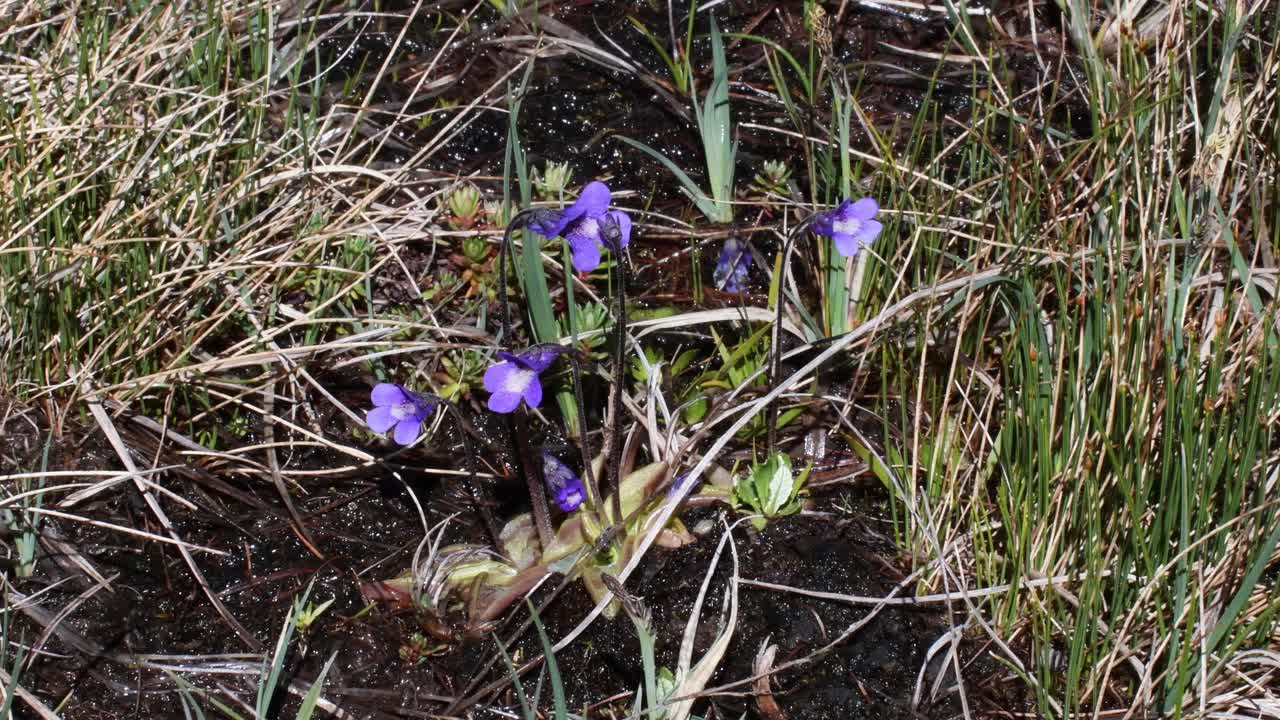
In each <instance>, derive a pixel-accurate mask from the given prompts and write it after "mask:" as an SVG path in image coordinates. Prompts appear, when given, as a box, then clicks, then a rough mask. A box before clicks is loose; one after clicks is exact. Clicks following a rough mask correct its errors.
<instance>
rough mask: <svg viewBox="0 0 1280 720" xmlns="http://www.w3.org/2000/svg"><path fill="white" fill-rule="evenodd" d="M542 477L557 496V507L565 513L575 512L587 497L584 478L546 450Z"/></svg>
mask: <svg viewBox="0 0 1280 720" xmlns="http://www.w3.org/2000/svg"><path fill="white" fill-rule="evenodd" d="M542 476H543V478H544V479H545V480H546V481H547V487H549V488H551V494H552V495H554V496H555V499H556V505H558V506H559V507H560V509H561V510H563V511H565V512H573V511H574V510H577V509H578V506H579V505H581V504H582V501H583V499H585V498H586V497H587V489H586V487H584V486H583V484H582V478H579V477H578V476H577V475H574V474H573V471H572V470H570V469H569V467H568V466H567V465H565V464H564V463H562V462H560V460H559V459H558V458H557V457H556V456H555V455H552V454H551V453H549V452H547V451H546V450H543V451H542Z"/></svg>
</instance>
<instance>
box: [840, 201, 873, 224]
mask: <svg viewBox="0 0 1280 720" xmlns="http://www.w3.org/2000/svg"><path fill="white" fill-rule="evenodd" d="M845 202H848V200H846V201H845ZM842 206H843V204H842ZM877 212H880V205H879V204H877V203H876V201H875V198H869V197H864V198H862V199H860V200H858V201H857V202H855V203H853V205H852V206H851V207H850V208H849V211H848V213H847V215H846V217H848V218H853V219H854V220H870V219H871V218H873V217H875V216H876V213H877Z"/></svg>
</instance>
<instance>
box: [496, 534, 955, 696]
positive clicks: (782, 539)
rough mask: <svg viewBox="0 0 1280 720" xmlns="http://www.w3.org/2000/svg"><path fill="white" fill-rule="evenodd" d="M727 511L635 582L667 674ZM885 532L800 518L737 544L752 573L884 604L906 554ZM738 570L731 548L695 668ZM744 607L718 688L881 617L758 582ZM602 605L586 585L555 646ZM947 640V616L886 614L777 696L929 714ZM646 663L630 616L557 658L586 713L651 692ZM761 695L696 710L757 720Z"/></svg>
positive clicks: (784, 684)
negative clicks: (933, 673)
mask: <svg viewBox="0 0 1280 720" xmlns="http://www.w3.org/2000/svg"><path fill="white" fill-rule="evenodd" d="M718 515H719V513H718V512H714V511H705V510H704V511H696V512H694V513H691V516H690V517H688V518H687V519H688V520H689V522H690V524H691V525H696V524H697V522H698V521H697V520H696V519H695V518H697V517H699V516H700V517H701V518H702V519H703V520H705V521H707V522H711V523H713V527H712V528H710V529H708V532H707V533H706V535H705V536H703V537H702V538H700V539H699V541H698V542H697V543H695V544H693V545H690V546H686V547H685V548H682V549H679V550H675V551H655V552H653V553H651V555H650V557H649V558H647V559H646V562H645V563H644V564H643V565H642V566H641V569H640V571H639V573H638V575H637V578H636V580H635V581H634V582H633V583H630V584H629V585H630V587H629V589H630V590H632V591H633V592H634V593H635V594H636V595H639V596H641V597H642V598H643V602H644V604H645V605H646V606H647V607H648V608H649V609H650V611H651V612H652V613H653V627H654V630H655V632H656V634H657V646H656V647H657V661H658V664H659V665H660V666H666V667H668V668H674V667H675V665H676V663H677V658H678V653H679V649H680V643H681V638H682V636H683V634H684V631H685V625H686V623H687V621H688V617H689V614H690V612H691V611H692V609H693V604H694V602H695V600H696V597H697V594H698V590H699V587H700V586H701V584H702V582H703V579H704V577H705V575H706V572H707V569H708V567H709V564H710V562H711V559H712V555H713V554H714V552H715V548H716V544H717V539H718V536H719V533H720V531H721V529H722V527H723V526H722V525H720V524H718V522H715V518H716V517H717V516H718ZM873 525H874V523H873V522H872V521H869V520H867V519H865V518H861V517H855V518H844V519H835V518H832V517H828V516H796V517H792V518H788V519H784V520H781V521H779V522H777V523H775V524H773V525H771V526H770V527H767V528H766V529H765V530H764V531H763V532H762V533H758V534H757V533H755V532H754V531H744V530H743V529H742V527H743V526H739V529H738V530H735V539H736V542H737V549H738V554H739V573H740V577H742V578H744V579H747V578H749V579H755V580H761V581H766V582H771V583H777V584H785V585H790V586H793V587H798V588H804V589H808V590H817V591H823V592H836V593H845V594H853V595H864V596H871V597H880V596H883V595H885V594H887V593H888V592H889V591H890V590H892V589H893V587H894V586H895V585H896V584H897V582H898V581H900V580H901V575H900V574H899V572H898V571H897V569H896V567H895V565H894V563H895V558H896V557H897V553H896V551H895V550H894V549H893V548H892V546H891V544H889V543H887V542H886V541H885V539H884V537H883V535H881V533H880V531H879V529H877V528H875V527H874V526H873ZM731 568H732V563H731V560H730V553H729V551H728V549H726V550H725V552H724V554H723V556H722V558H721V561H720V564H719V565H718V567H717V569H716V571H715V573H714V577H713V580H712V583H711V588H710V590H709V592H708V597H707V600H706V603H705V606H704V612H703V615H702V621H701V623H700V625H699V629H698V632H697V634H696V635H695V643H694V652H693V658H694V662H696V661H697V659H698V658H699V657H701V656H702V654H703V653H705V652H706V650H707V648H708V647H709V646H710V645H711V643H712V642H713V641H714V638H715V634H716V628H717V627H718V623H719V610H720V608H721V605H722V601H723V597H724V591H725V588H726V585H727V582H728V579H729V577H730V574H731ZM739 603H740V606H739V615H738V622H737V625H736V627H735V629H734V636H733V640H732V643H731V645H730V647H729V649H728V651H727V652H726V654H725V657H724V660H723V661H722V663H721V664H720V667H719V669H718V671H717V672H716V674H715V676H714V677H713V678H712V680H711V683H710V685H709V687H715V686H719V685H724V684H728V683H732V682H734V681H738V680H743V679H746V678H749V677H751V676H752V675H753V674H754V671H753V660H754V658H755V656H756V653H757V651H758V650H759V648H760V646H761V644H762V643H763V642H765V641H766V640H768V641H769V642H771V643H773V644H776V645H777V646H778V654H777V659H776V661H775V664H776V665H781V664H782V663H784V662H787V661H790V660H793V659H797V658H801V657H804V656H807V655H809V654H810V653H812V652H814V651H816V650H818V649H819V648H820V647H822V646H824V645H826V644H828V643H829V642H830V641H831V640H833V639H835V638H836V637H837V636H839V635H840V634H841V633H842V632H843V631H844V630H845V629H846V628H848V627H850V626H851V625H853V624H854V623H857V622H858V621H859V620H861V619H862V618H864V617H865V616H866V615H867V613H868V612H869V610H870V608H868V607H865V606H851V605H847V604H844V603H839V602H833V601H827V600H820V599H814V598H810V597H805V596H801V595H797V594H792V593H781V592H775V591H771V590H764V589H760V588H753V587H748V586H742V588H741V592H740V595H739ZM590 609H591V602H590V599H589V598H588V597H587V596H586V594H585V593H583V592H581V591H580V590H578V589H577V588H576V587H574V588H571V590H570V591H569V592H567V593H565V594H563V595H562V597H561V599H560V600H559V601H557V602H556V603H555V604H554V605H552V606H551V607H550V608H549V609H548V611H547V612H546V613H545V614H544V616H543V621H544V622H545V623H546V625H547V628H548V631H549V633H550V634H551V636H552V637H553V638H558V637H562V636H563V635H564V634H565V633H567V632H569V631H570V630H572V629H573V627H575V626H576V625H577V624H578V622H579V621H580V620H581V618H582V617H583V616H584V615H585V614H586V613H587V612H588V611H589V610H590ZM944 632H945V628H944V626H943V625H942V618H941V615H940V614H939V613H938V612H937V611H936V610H933V609H904V608H889V609H886V610H884V611H882V612H881V613H880V614H879V615H878V616H877V617H876V618H874V619H873V620H872V621H871V622H870V623H869V624H867V625H866V626H865V627H863V628H862V629H861V630H859V631H858V632H856V633H854V634H853V635H852V636H851V637H850V638H848V640H847V641H846V642H844V643H842V644H841V645H839V646H837V647H835V648H833V649H832V650H831V651H830V652H828V653H826V654H824V655H822V656H821V657H817V658H815V659H814V660H813V661H812V662H809V663H808V664H806V665H804V666H802V667H799V668H797V669H795V670H790V671H784V672H782V673H780V674H779V675H777V676H776V677H775V678H774V680H773V683H772V688H773V692H774V694H775V699H776V700H777V701H778V703H779V705H780V706H781V707H782V708H783V709H784V711H785V712H786V713H787V714H788V715H789V716H790V717H793V718H898V717H902V718H910V717H919V715H915V714H913V711H912V708H911V697H912V693H913V691H914V688H915V683H916V675H917V673H918V671H919V669H920V666H921V663H922V662H923V660H924V653H925V650H926V649H927V648H928V646H929V645H930V644H931V643H932V642H933V641H934V640H935V639H937V637H939V636H940V635H942V634H944ZM519 652H521V653H523V654H524V655H525V656H526V657H537V656H538V655H540V654H541V651H540V647H539V645H538V644H537V643H536V640H535V639H534V638H527V639H526V640H524V641H522V643H521V644H520V645H519ZM639 657H640V654H639V644H638V641H637V640H636V637H635V632H634V628H633V626H632V624H631V622H630V621H629V620H628V619H627V618H625V617H624V616H622V615H621V614H620V615H619V617H616V618H614V619H612V620H606V619H603V618H601V619H599V620H597V621H596V622H595V624H593V625H592V626H591V627H590V629H589V630H588V631H587V632H586V633H585V634H584V635H583V636H582V637H581V639H580V640H578V641H577V642H576V643H574V644H573V645H572V646H570V647H569V648H567V649H566V650H565V651H564V652H562V653H561V654H559V656H558V657H557V660H558V663H559V666H560V671H561V673H562V675H563V676H564V680H565V685H566V692H567V695H568V698H569V702H570V707H573V708H579V709H581V708H583V707H586V706H588V705H591V704H593V703H599V702H601V700H602V699H604V698H608V697H616V696H622V695H625V694H627V693H629V692H631V691H633V690H634V689H635V688H636V687H639V686H641V685H642V683H643V674H642V671H641V667H640V664H639V661H638V658H639ZM750 690H751V688H750V686H749V685H740V686H737V687H735V688H732V689H731V690H728V691H727V692H725V693H723V694H719V695H717V696H715V697H712V698H710V699H704V700H699V702H698V703H697V704H696V705H695V711H696V713H697V714H700V715H704V714H706V712H707V708H708V705H713V706H714V707H715V713H716V714H715V715H714V716H716V717H735V718H736V717H740V716H741V715H742V714H743V713H744V712H746V713H748V716H749V717H756V716H757V715H756V713H757V711H756V709H755V705H754V701H753V700H752V698H751V696H750ZM508 699H510V697H509V696H508ZM630 701H631V700H630V697H627V698H625V699H624V700H621V701H619V702H618V703H617V704H616V705H615V706H614V709H616V710H622V709H623V708H626V707H629V703H630ZM512 702H513V703H514V700H512ZM950 711H951V709H950V705H949V704H948V703H947V702H943V703H942V704H941V705H940V706H939V707H936V708H922V709H921V712H926V713H927V714H926V716H942V715H945V714H947V713H949V712H950ZM935 713H938V714H936V715H935Z"/></svg>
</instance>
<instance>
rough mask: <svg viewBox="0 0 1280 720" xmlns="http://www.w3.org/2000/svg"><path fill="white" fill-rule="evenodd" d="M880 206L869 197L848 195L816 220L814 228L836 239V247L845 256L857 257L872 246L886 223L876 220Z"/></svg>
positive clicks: (817, 231) (819, 232) (820, 233)
mask: <svg viewBox="0 0 1280 720" xmlns="http://www.w3.org/2000/svg"><path fill="white" fill-rule="evenodd" d="M879 211H880V206H879V205H877V204H876V201H875V200H873V199H872V198H869V197H864V198H862V199H861V200H858V201H856V202H855V201H853V200H850V199H849V198H845V200H844V202H842V203H840V206H839V207H837V208H836V209H835V210H831V211H829V212H825V213H823V214H822V215H821V216H819V217H818V219H817V220H815V221H814V222H813V231H814V232H816V233H818V234H819V235H826V236H827V237H829V238H831V239H832V240H835V242H836V250H838V251H840V254H841V255H843V256H845V257H853V256H854V255H857V254H858V251H859V250H861V249H862V248H864V247H866V246H867V245H870V244H871V243H872V241H874V240H875V239H876V236H877V235H879V234H880V230H881V229H883V226H882V225H881V224H880V223H879V222H878V221H876V220H872V218H874V217H875V216H876V213H877V212H879Z"/></svg>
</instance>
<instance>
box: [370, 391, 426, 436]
mask: <svg viewBox="0 0 1280 720" xmlns="http://www.w3.org/2000/svg"><path fill="white" fill-rule="evenodd" d="M370 398H371V399H372V400H373V406H374V407H373V409H372V410H370V411H369V414H368V415H366V416H365V422H367V423H368V424H369V429H370V430H372V431H374V432H376V433H379V434H381V433H385V432H386V431H388V430H390V429H391V428H393V427H394V428H395V429H396V430H395V433H394V434H393V435H392V437H394V438H395V441H396V443H398V444H400V445H409V444H410V443H412V442H413V441H414V440H417V439H418V432H419V430H421V428H422V423H423V421H424V420H426V419H427V416H428V415H430V414H431V413H432V412H433V411H435V409H436V404H437V402H436V401H435V400H431V399H428V398H424V397H422V396H421V395H419V394H417V393H415V392H412V391H411V390H408V389H406V388H405V387H404V386H403V385H393V384H392V383H378V384H377V385H375V386H374V388H373V392H372V393H370Z"/></svg>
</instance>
